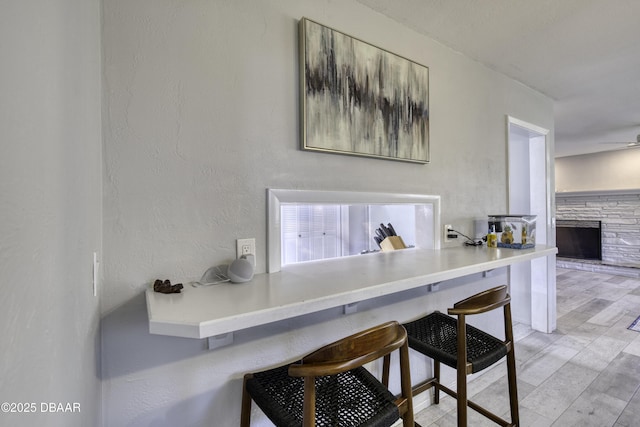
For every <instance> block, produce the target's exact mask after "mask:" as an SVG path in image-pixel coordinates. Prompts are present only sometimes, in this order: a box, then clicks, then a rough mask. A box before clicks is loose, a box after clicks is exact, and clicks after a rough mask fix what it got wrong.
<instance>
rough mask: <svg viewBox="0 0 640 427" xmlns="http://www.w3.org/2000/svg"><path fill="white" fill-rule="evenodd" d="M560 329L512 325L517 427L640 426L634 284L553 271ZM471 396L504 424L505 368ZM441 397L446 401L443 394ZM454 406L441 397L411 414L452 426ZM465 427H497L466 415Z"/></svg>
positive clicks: (477, 382) (637, 290)
mask: <svg viewBox="0 0 640 427" xmlns="http://www.w3.org/2000/svg"><path fill="white" fill-rule="evenodd" d="M557 289H558V291H557V292H558V328H557V330H556V331H555V332H554V333H552V334H543V333H540V332H535V331H532V330H531V329H529V328H527V327H524V326H522V325H514V333H515V335H516V338H517V343H516V349H515V351H516V359H517V372H518V373H517V375H518V395H519V400H520V425H521V426H523V427H529V426H533V427H543V426H558V427H560V426H561V427H569V426H580V427H586V426H593V427H609V426H613V427H623V426H624V427H631V426H640V392H638V390H639V388H640V332H635V331H631V330H628V329H627V327H628V326H629V325H630V324H631V323H632V322H633V320H634V319H635V318H636V317H638V316H640V280H638V279H631V278H627V277H622V276H614V275H610V274H601V273H592V272H586V271H576V270H566V269H558V274H557ZM469 390H470V397H471V399H472V400H475V401H476V402H477V403H480V404H482V405H485V406H486V407H488V408H489V409H491V410H493V411H495V412H497V413H500V414H503V416H504V417H505V418H506V419H509V415H508V414H509V403H508V397H507V381H506V366H505V364H504V363H502V364H499V365H497V366H496V367H494V368H491V369H490V370H489V371H487V372H486V373H485V374H484V375H482V376H480V377H478V378H475V379H474V380H472V381H471V382H470V383H469ZM443 396H446V395H443ZM455 415H456V414H455V402H454V401H453V399H451V398H450V397H448V396H447V397H442V398H441V403H440V404H439V405H431V406H430V407H428V408H426V409H424V410H423V411H421V412H419V413H418V414H416V421H417V422H418V423H420V425H422V426H423V427H427V426H438V427H445V426H456V416H455ZM469 425H470V426H473V427H478V426H479V427H482V426H495V425H496V424H494V423H491V422H490V421H488V420H486V419H485V418H484V417H482V416H480V415H479V414H477V413H475V412H474V411H473V410H469Z"/></svg>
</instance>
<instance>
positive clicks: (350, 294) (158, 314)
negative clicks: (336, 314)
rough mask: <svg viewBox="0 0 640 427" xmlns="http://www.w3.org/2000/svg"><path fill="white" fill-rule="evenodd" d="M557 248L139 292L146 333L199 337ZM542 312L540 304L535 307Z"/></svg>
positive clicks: (440, 254)
mask: <svg viewBox="0 0 640 427" xmlns="http://www.w3.org/2000/svg"><path fill="white" fill-rule="evenodd" d="M556 253H557V248H555V247H549V246H540V245H539V246H536V247H535V248H531V249H522V250H518V249H505V248H497V249H494V248H486V247H484V246H482V247H453V248H446V249H439V250H429V249H404V250H399V251H393V252H381V253H373V254H366V255H359V256H352V257H346V258H338V259H331V260H325V261H314V262H309V263H302V264H295V265H290V266H286V267H283V268H282V271H279V272H277V273H265V274H257V275H255V276H254V278H253V279H252V280H251V281H250V282H247V283H239V284H232V283H224V284H219V285H213V286H209V287H198V288H195V287H192V286H190V285H186V284H185V287H184V289H183V290H182V293H179V294H161V293H157V292H154V291H153V288H150V289H148V290H147V291H146V300H147V310H148V316H149V332H150V333H152V334H159V335H170V336H177V337H186V338H207V337H213V336H219V335H223V334H228V333H230V332H234V331H239V330H241V329H245V328H250V327H253V326H259V325H264V324H267V323H270V322H275V321H279V320H284V319H289V318H293V317H296V316H301V315H305V314H309V313H314V312H318V311H321V310H325V309H329V308H334V307H339V306H348V305H350V304H353V303H357V302H359V301H364V300H368V299H371V298H376V297H381V296H384V295H390V294H393V293H397V292H402V291H406V290H409V289H414V288H418V287H421V286H428V285H431V284H435V283H439V282H442V281H445V280H451V279H456V278H459V277H463V276H467V275H471V274H476V273H482V272H485V271H490V270H493V269H496V268H501V267H507V266H510V265H512V264H516V263H519V262H524V261H530V260H533V259H536V258H541V257H547V256H552V255H555V254H556ZM535 309H536V310H546V309H547V307H536V308H535Z"/></svg>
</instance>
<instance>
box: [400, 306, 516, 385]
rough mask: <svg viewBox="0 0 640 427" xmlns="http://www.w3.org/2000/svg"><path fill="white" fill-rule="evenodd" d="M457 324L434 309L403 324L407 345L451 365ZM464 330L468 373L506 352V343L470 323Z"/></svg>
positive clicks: (455, 351) (489, 363)
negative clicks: (470, 369) (465, 331)
mask: <svg viewBox="0 0 640 427" xmlns="http://www.w3.org/2000/svg"><path fill="white" fill-rule="evenodd" d="M457 325H458V321H457V320H456V319H455V318H453V317H451V316H447V315H446V314H444V313H440V312H434V313H431V314H429V315H427V316H425V317H422V318H420V319H418V320H414V321H413V322H410V323H406V324H404V325H403V326H404V327H405V329H406V330H407V335H408V336H409V347H411V348H413V349H414V350H416V351H419V352H420V353H422V354H424V355H426V356H429V357H431V358H432V359H437V360H439V361H440V362H442V363H444V364H445V365H447V366H450V367H452V368H455V367H456V360H457V357H456V355H457V352H458V350H457V347H458V345H457V339H458V330H457ZM466 329H467V361H468V362H469V363H471V365H472V372H474V373H475V372H479V371H481V370H483V369H485V368H487V367H489V366H491V365H493V364H494V363H495V362H497V361H498V360H500V359H502V358H503V357H505V356H506V355H507V346H506V345H505V344H504V343H503V342H502V341H501V340H499V339H497V338H495V337H494V336H493V335H490V334H488V333H486V332H483V331H481V330H480V329H477V328H474V327H473V326H471V325H466Z"/></svg>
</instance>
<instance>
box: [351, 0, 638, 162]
mask: <svg viewBox="0 0 640 427" xmlns="http://www.w3.org/2000/svg"><path fill="white" fill-rule="evenodd" d="M358 1H359V2H360V3H362V4H363V5H366V6H368V7H370V8H371V9H373V10H376V11H378V12H379V13H382V14H384V15H386V16H388V17H390V18H392V19H393V20H395V21H398V22H400V23H402V24H403V25H405V26H407V27H409V28H412V29H414V30H415V31H418V32H420V33H422V34H425V35H427V36H428V37H430V38H432V39H435V40H437V41H439V42H440V43H442V44H444V45H446V46H449V47H450V48H452V49H454V50H456V51H458V52H461V53H463V54H464V55H466V56H468V57H470V58H473V59H475V60H477V61H479V62H482V63H484V64H486V65H487V66H488V67H489V68H492V69H494V70H496V71H498V72H500V73H502V74H505V75H507V76H509V77H511V78H513V79H515V80H518V81H520V82H522V83H523V84H525V85H527V86H529V87H531V88H533V89H536V90H538V91H540V92H541V93H543V94H545V95H547V96H549V97H550V98H552V99H553V100H554V101H555V103H554V105H555V144H556V156H557V157H562V156H569V155H576V154H585V153H593V152H598V151H608V150H615V149H623V148H625V144H622V143H621V142H623V141H628V142H631V141H636V135H638V134H640V1H639V0H358ZM427 65H428V64H427ZM614 142H615V143H614Z"/></svg>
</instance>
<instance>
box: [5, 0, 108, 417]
mask: <svg viewBox="0 0 640 427" xmlns="http://www.w3.org/2000/svg"><path fill="white" fill-rule="evenodd" d="M100 13H101V12H100V2H99V1H98V0H39V1H38V0H32V1H5V2H2V8H1V12H0V58H2V66H0V129H2V142H1V143H2V153H1V154H0V273H1V276H0V277H1V279H2V280H0V323H1V324H2V327H0V343H1V344H0V345H1V346H2V350H1V351H0V402H15V403H35V404H36V407H35V409H36V413H29V414H25V413H4V412H3V413H0V425H3V426H36V425H37V426H65V427H69V426H77V427H84V426H93V425H98V423H99V421H100V395H101V393H100V391H101V389H100V338H99V332H98V330H99V329H98V328H99V320H100V318H99V314H100V313H99V298H98V297H94V296H93V290H92V261H93V259H92V254H93V252H94V251H97V252H99V253H100V255H102V251H101V224H102V194H101V189H102V173H101V152H102V143H101V141H102V136H101V45H100V25H101V16H100ZM49 402H53V403H62V404H65V405H66V404H67V403H70V404H72V405H73V404H74V403H77V404H79V405H80V412H79V413H78V412H76V413H70V414H64V413H56V414H51V413H42V412H41V409H42V406H41V404H42V403H44V404H45V408H48V405H47V404H48V403H49Z"/></svg>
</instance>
